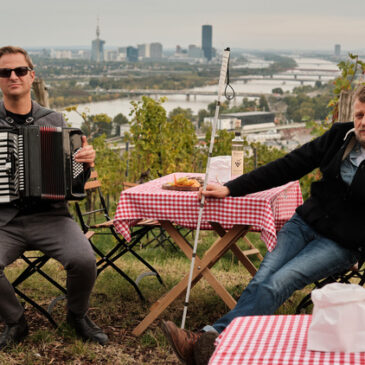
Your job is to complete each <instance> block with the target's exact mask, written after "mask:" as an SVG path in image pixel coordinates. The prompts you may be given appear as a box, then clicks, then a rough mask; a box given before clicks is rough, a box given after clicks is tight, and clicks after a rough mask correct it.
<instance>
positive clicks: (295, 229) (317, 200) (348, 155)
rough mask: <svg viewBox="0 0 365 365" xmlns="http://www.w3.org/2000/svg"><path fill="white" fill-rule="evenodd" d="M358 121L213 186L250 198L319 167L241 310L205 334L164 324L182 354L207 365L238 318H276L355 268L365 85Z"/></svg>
mask: <svg viewBox="0 0 365 365" xmlns="http://www.w3.org/2000/svg"><path fill="white" fill-rule="evenodd" d="M353 107H354V114H353V115H354V122H350V123H335V124H334V125H333V126H332V128H331V129H330V130H329V131H327V132H326V133H324V134H323V135H322V136H321V137H319V138H317V139H315V140H313V141H312V142H309V143H307V144H305V145H303V146H302V147H300V148H298V149H296V150H294V151H292V152H290V153H289V154H287V155H286V156H284V157H283V158H280V159H278V160H276V161H273V162H270V163H268V164H267V165H265V166H262V167H260V168H258V169H256V170H254V171H251V172H250V173H248V174H244V175H242V176H240V177H238V178H237V179H235V180H232V181H229V182H228V183H227V184H225V186H220V185H213V184H212V185H208V186H207V189H206V191H203V192H202V194H204V195H205V196H206V197H212V198H224V197H226V196H228V195H230V196H243V195H246V194H250V193H255V192H257V191H261V190H265V189H269V188H272V187H275V186H279V185H282V184H285V183H287V182H289V181H292V180H297V179H299V178H301V177H303V176H304V175H306V174H307V173H309V172H310V171H312V170H313V169H315V168H319V169H320V171H321V173H322V179H321V180H320V181H317V182H314V183H312V186H311V196H310V198H309V199H307V200H306V201H305V202H304V203H303V205H301V206H300V207H298V208H297V210H296V213H295V214H294V215H293V217H292V218H291V219H290V220H289V221H288V222H287V223H286V224H285V225H284V227H283V228H282V229H281V231H280V232H279V233H278V237H277V245H276V247H275V249H274V250H273V251H272V252H268V253H267V254H266V255H265V258H264V260H263V261H262V263H261V265H260V268H259V270H258V271H257V273H256V275H255V276H254V277H253V279H252V280H251V282H250V283H249V285H248V286H247V287H246V289H245V290H244V291H243V293H242V295H241V297H240V298H239V300H238V302H237V305H236V306H235V308H233V309H232V310H231V311H230V312H228V313H227V314H226V315H224V316H223V317H222V318H220V319H219V320H218V321H217V322H215V323H214V324H213V325H212V326H205V327H204V328H203V330H202V331H200V332H198V333H194V332H190V331H186V330H182V329H179V328H178V327H177V326H176V325H175V324H174V323H173V322H171V321H168V322H163V330H164V332H165V335H166V336H167V338H168V340H169V342H170V344H171V345H172V347H173V349H174V351H175V353H176V355H177V356H178V357H179V359H180V360H181V361H182V362H183V363H186V364H197V365H200V364H205V363H207V362H208V359H209V357H210V355H211V354H212V352H213V350H214V339H215V338H216V337H217V336H218V334H219V333H221V332H222V331H223V330H224V329H225V328H226V327H227V326H228V325H229V323H230V322H231V321H232V320H233V319H234V318H236V317H239V316H249V315H269V314H273V313H274V312H275V311H276V309H277V308H278V307H279V306H280V305H281V304H282V303H284V301H285V300H286V299H288V298H289V297H290V296H291V295H292V293H293V292H294V291H295V290H298V289H302V288H304V287H305V286H306V285H307V284H310V283H313V282H314V281H317V280H320V279H322V278H324V277H327V276H330V275H332V274H335V273H338V272H341V271H344V270H347V269H349V268H350V267H351V266H352V265H354V264H355V263H356V261H357V260H358V259H359V257H360V256H361V255H362V253H363V252H364V249H365V224H364V221H365V210H364V206H365V189H364V187H365V162H364V160H365V85H363V86H361V87H359V88H358V90H357V92H356V93H355V96H354V105H353Z"/></svg>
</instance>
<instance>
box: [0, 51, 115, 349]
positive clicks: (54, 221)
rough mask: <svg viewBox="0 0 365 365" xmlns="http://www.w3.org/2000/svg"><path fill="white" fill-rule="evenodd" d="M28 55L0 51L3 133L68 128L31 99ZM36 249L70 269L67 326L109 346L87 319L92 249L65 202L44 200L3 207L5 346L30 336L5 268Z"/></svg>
mask: <svg viewBox="0 0 365 365" xmlns="http://www.w3.org/2000/svg"><path fill="white" fill-rule="evenodd" d="M33 68H34V67H33V63H32V61H31V59H30V57H29V55H28V53H27V52H26V51H25V50H24V49H22V48H18V47H12V46H7V47H2V48H0V89H1V90H2V93H3V101H2V102H0V130H1V128H11V127H13V126H20V125H23V126H27V125H39V126H54V127H63V126H65V122H64V119H63V116H62V114H60V113H56V112H55V111H52V110H49V109H46V108H43V107H41V106H40V105H38V104H37V103H36V102H34V101H32V100H31V87H32V83H33V81H34V77H35V73H34V70H33ZM82 138H83V146H82V149H81V150H80V151H79V153H78V154H77V156H76V158H75V159H76V161H77V162H79V163H83V164H84V166H85V174H89V173H90V172H89V171H90V167H93V166H94V159H95V151H94V149H93V147H92V146H91V145H88V143H87V140H86V138H85V137H82ZM27 249H36V250H39V251H42V252H44V253H45V254H46V255H48V256H50V257H52V258H55V259H56V260H58V261H60V262H61V264H62V265H63V267H64V268H65V269H66V271H67V308H68V312H67V322H68V323H69V324H70V325H71V327H73V328H74V329H75V331H76V333H77V334H78V335H79V336H80V337H81V338H82V339H84V340H90V341H94V342H97V343H99V344H101V345H105V344H106V343H107V342H108V337H107V335H106V334H104V333H103V332H102V330H101V329H100V328H99V327H97V326H96V325H95V324H94V323H93V322H92V321H91V320H90V319H89V317H88V316H87V315H86V312H87V310H88V303H89V297H90V294H91V290H92V288H93V286H94V282H95V278H96V264H95V256H94V253H93V250H92V248H91V246H90V243H89V241H88V240H87V239H86V238H85V237H84V234H83V233H82V231H81V229H80V228H79V226H78V225H77V223H76V222H74V221H73V220H72V218H71V216H70V214H69V212H68V209H67V206H66V203H65V202H57V203H54V202H50V201H41V202H36V203H34V204H31V205H29V204H28V205H27V206H22V205H18V204H14V205H13V204H1V205H0V317H1V318H2V319H3V320H4V321H5V330H4V332H3V333H2V334H1V336H0V348H4V347H7V346H10V345H12V344H14V343H17V342H19V341H21V340H22V339H23V338H24V337H25V336H26V335H27V334H28V326H27V322H26V319H25V316H24V310H23V307H22V305H21V304H20V303H19V302H18V300H17V298H16V296H15V293H14V289H13V287H12V285H11V284H10V283H9V282H8V280H7V279H6V277H5V275H4V268H5V267H6V266H7V265H9V264H10V263H11V262H13V261H14V260H16V259H17V258H18V257H19V256H20V255H21V254H22V253H23V252H24V251H25V250H27Z"/></svg>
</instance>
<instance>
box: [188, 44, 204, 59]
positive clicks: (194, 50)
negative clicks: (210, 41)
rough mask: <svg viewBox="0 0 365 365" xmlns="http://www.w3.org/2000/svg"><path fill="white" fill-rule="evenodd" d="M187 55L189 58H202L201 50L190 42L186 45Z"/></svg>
mask: <svg viewBox="0 0 365 365" xmlns="http://www.w3.org/2000/svg"><path fill="white" fill-rule="evenodd" d="M188 56H189V57H190V58H203V57H204V53H203V50H202V49H201V48H200V47H198V46H196V45H195V44H190V45H189V47H188Z"/></svg>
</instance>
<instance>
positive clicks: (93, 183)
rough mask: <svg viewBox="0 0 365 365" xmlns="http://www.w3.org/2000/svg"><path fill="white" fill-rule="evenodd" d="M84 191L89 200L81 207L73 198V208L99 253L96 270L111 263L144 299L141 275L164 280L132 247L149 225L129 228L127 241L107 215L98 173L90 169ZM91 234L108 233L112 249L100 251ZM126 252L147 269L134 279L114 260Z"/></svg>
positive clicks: (143, 234) (147, 229) (109, 265)
mask: <svg viewBox="0 0 365 365" xmlns="http://www.w3.org/2000/svg"><path fill="white" fill-rule="evenodd" d="M85 191H86V193H87V195H88V201H87V202H86V203H87V204H89V206H88V207H85V208H84V209H83V208H82V206H81V203H79V202H76V203H75V208H76V213H77V216H78V219H79V222H80V224H81V228H82V230H83V231H84V233H85V234H87V233H88V234H89V235H90V237H89V241H90V244H91V246H92V247H93V249H94V251H95V253H96V254H97V255H98V256H99V260H98V261H97V274H98V275H99V274H100V273H101V272H102V271H104V270H105V269H106V268H107V267H112V268H113V269H114V270H115V271H116V272H118V273H119V274H120V275H121V276H122V277H123V278H125V279H126V280H127V281H128V282H129V283H130V284H131V285H132V286H133V287H134V289H135V290H136V292H137V294H138V295H139V297H140V298H141V300H144V297H143V295H142V293H141V291H140V289H139V287H138V283H139V281H140V280H141V278H143V277H145V276H149V275H153V276H156V278H157V279H158V281H159V282H160V283H161V284H162V285H163V281H162V279H161V277H160V275H159V273H158V272H157V271H156V269H155V268H154V267H153V266H152V265H151V264H149V263H148V262H147V261H146V260H145V259H144V258H143V257H141V256H140V255H139V254H138V253H137V252H136V251H134V247H135V246H136V244H137V243H139V242H140V240H141V239H142V237H144V236H145V235H146V234H147V232H149V231H150V230H151V229H152V226H148V225H146V226H143V227H141V228H139V229H136V230H134V231H133V232H132V241H131V242H127V241H126V240H125V239H124V238H123V237H121V236H120V235H119V234H118V233H117V232H116V231H115V228H114V224H113V220H112V219H111V218H110V216H109V212H108V209H107V206H106V203H105V199H104V197H103V194H102V191H101V183H100V181H99V180H98V175H97V172H96V171H92V172H91V176H90V179H89V181H88V182H87V183H86V184H85ZM94 235H110V236H112V237H113V239H114V240H115V245H114V246H113V248H112V249H111V250H109V252H102V250H101V249H99V248H98V247H97V246H96V244H95V243H94V242H93V240H92V236H94ZM126 253H130V254H132V255H133V256H134V257H135V258H136V259H138V260H139V261H140V262H141V263H143V264H144V265H145V266H146V267H147V268H148V269H149V270H150V271H149V272H147V273H143V274H141V275H139V276H138V278H137V279H136V280H135V281H133V280H132V279H131V278H130V277H129V276H128V275H127V274H126V273H125V272H124V271H123V270H121V269H120V268H119V267H118V266H117V265H116V264H115V261H116V260H118V259H119V258H120V257H122V256H123V255H124V254H126Z"/></svg>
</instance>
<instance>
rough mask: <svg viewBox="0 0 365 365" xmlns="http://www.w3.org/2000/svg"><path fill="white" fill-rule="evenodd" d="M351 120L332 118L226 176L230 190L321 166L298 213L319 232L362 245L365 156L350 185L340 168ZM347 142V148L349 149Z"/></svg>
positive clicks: (246, 189) (251, 188)
mask: <svg viewBox="0 0 365 365" xmlns="http://www.w3.org/2000/svg"><path fill="white" fill-rule="evenodd" d="M353 128H354V124H353V123H352V122H349V123H335V124H334V125H333V127H332V128H331V129H330V130H329V131H327V132H326V133H324V134H323V135H322V136H321V137H319V138H316V139H315V140H313V141H311V142H309V143H306V144H304V145H303V146H302V147H300V148H298V149H296V150H294V151H292V152H290V153H288V154H287V155H286V156H284V157H283V158H280V159H278V160H276V161H273V162H270V163H268V164H266V165H265V166H262V167H259V168H257V169H256V170H254V171H251V172H249V173H248V174H244V175H242V176H240V177H238V178H237V179H235V180H232V181H229V182H228V183H227V184H226V186H227V187H228V188H229V190H230V195H231V196H242V195H246V194H250V193H254V192H257V191H261V190H265V189H269V188H272V187H275V186H279V185H283V184H285V183H287V182H289V181H293V180H297V179H299V178H301V177H303V176H304V175H306V174H307V173H309V172H311V171H312V170H313V169H315V168H317V167H319V169H320V171H321V172H322V179H321V180H320V181H317V182H314V183H312V186H311V196H310V198H309V199H307V200H306V201H305V202H304V203H303V205H301V206H300V207H298V208H297V210H296V211H297V213H298V214H299V215H300V216H301V217H302V218H303V219H304V220H305V221H306V222H307V223H308V224H309V225H310V226H311V227H312V228H314V229H315V230H316V231H317V232H319V233H320V234H322V235H324V236H325V237H328V238H330V239H332V240H334V241H336V242H338V243H339V244H341V245H344V246H347V247H352V248H360V250H361V248H362V247H363V246H365V162H364V161H363V162H362V163H361V164H360V166H359V167H358V169H357V172H356V175H355V177H354V179H353V181H352V183H351V185H350V186H348V185H347V184H345V183H344V181H343V180H342V178H341V174H340V166H341V161H342V159H343V156H344V153H345V150H346V147H347V146H348V145H349V143H350V141H351V140H352V142H351V143H353V141H354V138H355V137H354V132H353V131H351V130H352V129H353ZM348 150H349V148H348V149H347V150H346V153H348V152H349V151H348Z"/></svg>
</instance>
